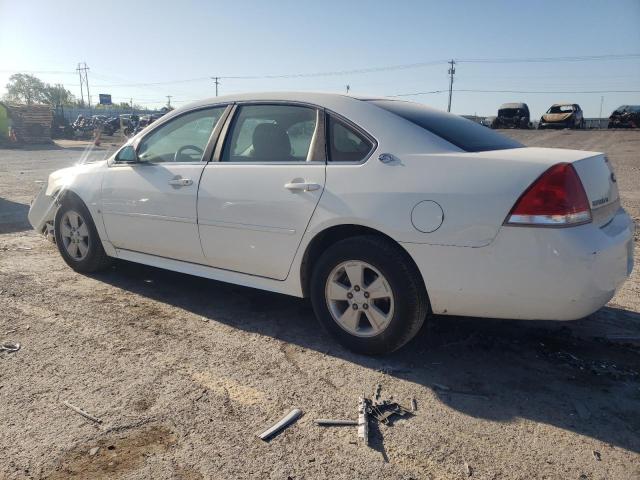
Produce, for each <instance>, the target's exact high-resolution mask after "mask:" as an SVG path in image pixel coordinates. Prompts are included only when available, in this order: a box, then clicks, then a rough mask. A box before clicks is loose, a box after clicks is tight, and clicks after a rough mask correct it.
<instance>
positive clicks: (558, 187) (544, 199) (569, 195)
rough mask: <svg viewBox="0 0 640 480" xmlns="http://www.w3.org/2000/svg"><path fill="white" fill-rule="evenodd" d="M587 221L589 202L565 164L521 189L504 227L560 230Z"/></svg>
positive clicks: (576, 177)
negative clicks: (555, 228) (522, 226)
mask: <svg viewBox="0 0 640 480" xmlns="http://www.w3.org/2000/svg"><path fill="white" fill-rule="evenodd" d="M590 221H591V208H590V207H589V199H588V198H587V194H586V193H585V191H584V187H583V186H582V182H581V181H580V178H579V177H578V174H577V173H576V170H575V169H574V168H573V166H572V165H571V164H569V163H559V164H557V165H554V166H553V167H551V168H549V169H548V170H547V171H546V172H544V173H543V174H542V175H541V176H540V177H539V178H538V179H537V180H536V181H535V182H533V184H531V186H530V187H529V188H527V189H526V190H525V192H524V193H523V194H522V195H521V196H520V198H519V199H518V201H517V202H516V204H515V205H514V207H513V208H512V209H511V212H510V213H509V215H508V216H507V219H506V220H505V224H506V225H534V226H546V227H552V226H558V227H563V226H568V225H577V224H582V223H589V222H590Z"/></svg>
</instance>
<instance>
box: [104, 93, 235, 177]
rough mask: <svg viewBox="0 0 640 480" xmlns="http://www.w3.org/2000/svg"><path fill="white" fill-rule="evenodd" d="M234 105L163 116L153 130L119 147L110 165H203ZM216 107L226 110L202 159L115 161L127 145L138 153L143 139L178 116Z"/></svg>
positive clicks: (213, 105)
mask: <svg viewBox="0 0 640 480" xmlns="http://www.w3.org/2000/svg"><path fill="white" fill-rule="evenodd" d="M232 106H233V104H231V103H226V102H225V103H219V104H212V105H204V106H203V105H199V106H197V107H195V108H191V109H189V110H185V111H184V112H180V113H179V114H177V115H172V116H169V117H167V118H162V119H160V120H157V121H156V122H154V123H152V124H151V125H152V128H151V130H149V131H148V132H146V133H145V134H144V135H143V136H141V137H140V138H137V139H135V140H134V141H133V142H132V143H129V142H127V143H125V144H124V145H123V146H122V147H121V148H120V149H118V151H117V152H116V154H115V155H114V156H113V157H112V160H111V161H110V163H109V167H112V166H113V167H117V166H120V165H126V166H132V165H167V164H169V165H202V164H205V163H207V162H209V161H210V158H211V156H212V154H213V150H214V147H215V145H216V142H217V140H218V138H219V136H220V133H221V131H222V127H223V125H225V124H226V121H227V118H228V116H229V113H230V111H231V110H232V109H231V107H232ZM215 108H224V110H223V111H222V114H221V115H220V119H219V120H218V122H217V123H216V125H215V127H214V128H213V130H212V131H211V135H209V139H208V140H207V144H206V145H205V148H204V151H203V153H202V157H201V158H200V160H192V161H189V162H138V163H119V162H116V161H115V158H116V157H117V156H118V153H119V152H120V150H122V149H123V148H125V147H127V146H133V148H134V150H135V151H136V155H137V154H138V149H139V148H140V143H142V141H143V140H145V139H146V138H148V137H149V136H151V135H153V134H154V133H155V132H156V130H158V129H160V128H162V127H163V126H164V125H167V124H169V123H170V122H172V121H174V120H177V119H178V118H181V117H184V116H185V115H189V114H191V113H195V112H199V111H203V110H211V109H215Z"/></svg>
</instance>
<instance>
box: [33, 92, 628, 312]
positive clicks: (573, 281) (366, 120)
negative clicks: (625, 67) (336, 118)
mask: <svg viewBox="0 0 640 480" xmlns="http://www.w3.org/2000/svg"><path fill="white" fill-rule="evenodd" d="M249 101H262V102H270V101H273V102H282V101H287V102H303V103H305V104H311V105H315V106H318V107H320V108H324V109H326V111H328V112H335V113H337V114H339V115H341V116H342V117H344V118H346V119H348V120H350V121H351V122H353V123H354V124H356V125H358V126H359V127H361V128H362V129H364V130H365V131H366V132H367V133H368V134H369V135H370V136H371V137H372V138H373V139H375V141H376V146H375V149H374V151H373V152H372V154H371V155H370V157H369V158H368V160H367V161H365V162H364V163H356V164H337V163H328V164H326V165H325V164H324V163H315V162H309V163H308V164H295V165H294V164H290V165H251V164H242V165H237V164H233V163H228V164H224V163H216V162H210V163H207V164H205V163H198V164H189V165H184V164H182V165H179V164H176V165H171V164H157V165H153V166H150V165H139V164H136V165H122V164H117V163H115V162H114V158H111V159H109V160H108V161H105V162H97V163H94V164H84V165H78V166H76V167H72V168H70V169H64V170H61V171H58V172H54V173H53V174H52V175H51V176H50V178H49V182H48V185H47V187H46V189H45V190H43V191H42V192H41V193H40V194H39V196H38V198H37V199H36V200H35V201H34V203H33V206H32V209H31V211H30V214H29V219H30V221H31V223H32V225H33V226H34V228H35V229H36V230H38V231H43V229H44V225H45V223H46V222H50V221H51V219H52V217H53V213H54V212H55V206H53V207H52V206H51V205H52V199H53V198H54V197H55V194H56V192H58V191H61V190H65V189H69V190H72V191H73V192H74V193H76V194H77V195H78V196H80V198H81V199H82V200H83V201H84V202H85V204H86V205H87V206H88V208H89V210H90V212H91V215H92V217H93V219H94V222H95V224H96V226H97V228H98V232H99V235H100V238H101V241H102V243H103V245H104V247H105V251H106V252H107V254H108V255H111V256H114V257H119V258H122V259H125V260H130V261H134V262H139V263H143V264H148V265H153V266H157V267H162V268H167V269H170V270H175V271H180V272H184V273H189V274H193V275H199V276H202V277H207V278H212V279H216V280H222V281H227V282H231V283H237V284H240V285H246V286H251V287H256V288H261V289H265V290H270V291H275V292H280V293H285V294H290V295H296V296H303V295H304V294H305V293H306V292H305V287H304V285H303V281H304V279H303V278H302V270H303V263H304V261H305V259H306V257H305V255H306V252H307V248H308V247H309V245H310V244H311V242H312V241H313V240H314V238H316V236H317V235H319V234H321V233H322V232H324V231H326V230H327V229H329V228H332V227H336V226H340V225H360V226H364V227H368V228H370V229H373V230H376V231H378V232H380V233H382V234H385V235H387V236H388V237H391V238H392V239H394V240H395V241H396V242H398V244H399V245H401V246H402V247H403V248H404V249H405V250H406V251H407V252H408V253H409V255H410V256H411V258H412V259H413V260H414V262H415V263H416V265H417V266H418V268H419V270H420V273H421V274H422V277H423V279H424V282H425V285H426V288H427V292H428V294H429V300H430V303H431V307H432V310H433V311H434V312H435V313H439V314H448V315H471V316H488V317H496V318H519V319H558V320H569V319H576V318H581V317H583V316H585V315H588V314H590V313H592V312H593V311H595V310H597V309H598V308H600V307H601V306H603V305H604V304H605V303H606V302H607V301H608V300H609V299H610V298H611V297H612V296H613V295H614V293H615V291H616V289H617V288H619V286H620V284H621V283H622V282H623V281H624V279H626V278H627V277H628V275H629V274H630V272H631V268H632V262H633V259H632V241H633V240H632V236H633V228H634V227H633V222H632V221H631V219H630V218H629V216H628V215H627V214H626V213H625V212H624V210H622V209H621V208H620V205H619V198H618V193H617V188H616V185H615V183H614V182H613V181H610V173H611V170H610V165H609V164H608V162H606V157H604V155H603V154H601V153H597V152H583V151H576V150H560V149H545V148H517V149H508V150H495V151H486V152H475V153H469V152H464V151H462V150H461V149H460V148H458V147H456V146H454V145H452V144H450V143H449V142H447V141H445V140H444V139H442V138H440V137H439V136H437V135H435V134H433V133H431V132H428V131H426V130H424V129H422V128H421V127H419V126H417V125H414V124H413V123H410V122H408V121H407V120H404V119H403V118H401V117H399V116H397V115H394V114H392V113H390V112H387V111H385V110H382V109H380V108H378V107H376V106H375V105H373V104H371V103H369V102H365V101H361V100H359V99H355V98H352V97H348V96H343V95H332V94H310V93H265V94H252V95H238V96H233V97H218V98H214V99H210V100H206V101H203V102H198V103H197V104H193V105H190V106H187V107H183V108H182V109H179V110H176V111H174V112H172V113H170V114H168V115H166V116H165V117H163V118H162V119H161V120H159V121H158V122H156V123H155V124H153V125H152V126H151V127H149V128H148V129H146V130H144V131H142V132H141V133H139V134H138V135H137V136H136V137H135V138H134V139H132V140H131V142H130V143H131V144H132V145H137V143H138V142H139V141H140V139H141V138H143V137H144V136H145V135H147V134H148V132H149V131H152V130H153V129H155V128H157V127H158V126H160V125H162V124H164V123H166V122H169V121H171V119H172V118H173V117H175V116H176V115H180V114H181V113H182V112H184V111H188V110H190V109H194V108H199V107H203V106H208V105H221V104H222V105H224V104H232V103H242V102H249ZM381 154H389V155H387V156H386V157H385V159H389V158H392V161H388V162H382V161H379V160H378V156H379V155H381ZM561 162H568V163H571V164H572V165H574V167H575V169H576V171H577V172H578V174H579V176H580V179H581V181H582V183H583V185H584V188H585V191H586V193H587V196H588V198H589V201H590V203H593V202H596V203H597V202H600V203H601V204H599V205H597V206H593V207H592V215H593V221H592V222H591V223H589V224H586V225H580V226H574V227H567V228H540V227H528V226H505V225H503V221H504V220H505V218H506V217H507V215H508V213H509V211H510V210H511V208H512V207H513V205H514V203H515V202H516V200H517V199H518V198H519V196H520V195H521V194H522V192H524V191H525V189H527V187H528V186H529V185H530V184H531V183H532V182H533V181H534V180H535V179H536V178H538V177H539V176H540V175H541V174H542V173H543V172H544V171H545V170H547V169H548V168H549V167H550V166H552V165H555V164H557V163H561ZM158 165H160V166H161V168H158ZM148 169H154V172H150V171H149V170H148ZM199 172H200V173H201V176H200V175H199ZM175 178H188V179H192V180H193V182H194V183H193V185H190V186H188V188H179V189H175V188H173V187H168V186H167V185H168V184H167V183H166V182H167V181H168V180H171V179H175ZM612 178H613V177H612ZM295 182H305V183H309V184H312V185H315V186H316V187H313V189H310V191H304V190H300V191H291V190H290V189H288V188H286V187H285V185H286V184H290V183H295ZM198 186H199V192H198ZM196 193H197V195H196V196H197V197H198V199H197V200H196V198H195V197H194V195H195V194H196ZM603 199H606V201H605V200H603ZM425 202H427V204H430V205H432V206H433V204H435V205H438V206H439V207H440V208H441V211H442V215H441V218H440V219H439V222H440V224H439V225H438V226H437V228H433V229H431V228H428V227H429V226H433V225H435V223H438V222H437V220H438V219H437V217H438V215H435V214H437V211H435V210H434V209H433V208H428V209H426V210H425V211H424V212H422V207H419V208H418V213H417V215H418V217H414V218H413V220H412V212H414V209H415V208H416V206H418V205H425ZM594 205H595V204H594ZM421 215H423V217H422V216H421ZM434 215H435V218H436V219H435V220H434ZM415 224H419V225H422V224H424V225H425V227H424V228H419V227H418V226H416V225H415Z"/></svg>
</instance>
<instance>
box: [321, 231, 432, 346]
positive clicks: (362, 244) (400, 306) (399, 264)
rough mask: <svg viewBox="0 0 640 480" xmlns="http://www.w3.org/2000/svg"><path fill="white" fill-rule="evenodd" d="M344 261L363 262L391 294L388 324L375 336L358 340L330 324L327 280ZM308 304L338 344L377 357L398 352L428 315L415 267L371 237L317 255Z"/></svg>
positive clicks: (387, 243) (390, 246)
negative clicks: (392, 304)
mask: <svg viewBox="0 0 640 480" xmlns="http://www.w3.org/2000/svg"><path fill="white" fill-rule="evenodd" d="M348 261H360V262H365V263H367V264H369V265H371V266H373V267H375V269H377V270H378V271H379V272H380V273H381V274H382V275H383V276H384V278H385V279H386V280H387V282H388V284H389V286H390V288H391V291H392V293H393V302H394V309H393V313H392V315H391V320H390V321H389V322H388V324H387V326H386V327H385V328H384V329H383V330H382V331H381V332H380V333H379V334H376V335H375V336H367V337H361V336H357V335H355V334H352V333H350V332H348V331H347V330H345V329H343V328H342V327H341V326H340V325H339V324H338V322H337V321H336V320H334V318H333V316H332V314H331V312H330V310H329V306H328V301H327V300H326V298H325V287H326V285H327V280H328V278H329V276H330V275H331V273H332V271H334V269H335V268H336V267H338V266H339V265H340V264H342V263H343V262H348ZM364 289H365V287H364V286H363V290H364ZM311 302H312V304H313V309H314V311H315V314H316V317H317V318H318V320H319V321H320V323H321V324H322V325H323V326H324V328H325V329H326V330H327V331H328V332H329V333H330V334H331V335H332V336H334V337H335V338H336V339H337V340H338V342H340V343H341V344H342V345H344V346H345V347H346V348H348V349H350V350H353V351H354V352H357V353H362V354H366V355H380V354H385V353H390V352H393V351H395V350H397V349H399V348H400V347H402V346H403V345H405V344H406V343H407V342H409V341H410V340H411V339H412V338H413V337H414V336H415V335H416V334H417V333H418V331H419V330H420V328H421V327H422V325H423V323H424V321H425V318H426V316H427V314H428V313H429V300H428V297H427V292H426V289H425V287H424V283H423V281H422V277H421V275H420V272H419V271H418V269H417V268H416V266H415V265H414V264H413V263H412V262H411V261H410V259H408V258H407V255H406V253H405V252H403V251H402V250H401V249H400V247H399V246H397V245H395V244H394V243H393V242H391V241H389V240H387V239H385V238H382V237H378V236H375V235H366V236H358V237H351V238H347V239H345V240H342V241H340V242H337V243H335V244H334V245H332V246H331V247H329V248H328V249H327V250H326V251H325V252H324V253H323V254H322V255H321V257H320V258H319V259H318V261H317V263H316V265H315V266H314V269H313V272H312V274H311ZM347 308H349V307H347ZM362 314H364V311H363V312H362ZM365 318H366V316H365ZM361 321H362V319H361V320H360V322H361Z"/></svg>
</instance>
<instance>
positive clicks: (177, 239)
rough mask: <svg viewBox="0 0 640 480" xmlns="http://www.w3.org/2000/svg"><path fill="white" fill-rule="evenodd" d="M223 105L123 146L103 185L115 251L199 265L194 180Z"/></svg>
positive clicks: (106, 219) (206, 155) (184, 117)
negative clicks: (127, 147)
mask: <svg viewBox="0 0 640 480" xmlns="http://www.w3.org/2000/svg"><path fill="white" fill-rule="evenodd" d="M225 108H226V107H224V106H223V107H211V108H204V109H198V110H195V111H190V112H186V113H184V114H182V115H180V116H177V117H175V118H173V119H171V120H169V121H167V122H166V123H164V124H162V125H160V126H159V127H158V128H155V129H154V130H152V131H151V132H150V133H149V134H148V135H146V136H145V137H143V138H142V139H141V140H140V141H139V142H138V143H137V145H136V147H137V148H136V153H135V154H133V152H131V150H129V153H130V155H131V158H126V157H127V149H126V148H125V150H122V151H121V152H120V153H119V154H118V155H117V156H116V158H115V161H114V162H112V163H111V164H110V166H109V168H108V169H107V172H106V174H105V176H104V178H103V183H102V213H103V219H104V225H105V229H106V232H107V236H108V238H109V241H110V242H111V243H112V244H113V246H114V247H116V248H118V249H124V250H130V251H134V252H141V253H146V254H151V255H157V256H162V257H167V258H171V259H177V260H184V261H188V262H196V263H203V262H204V255H203V253H202V248H201V246H200V238H199V236H198V224H197V211H196V202H197V192H198V182H199V180H200V176H201V174H202V170H203V168H204V166H205V165H206V160H207V159H208V158H210V156H211V152H212V150H213V146H212V143H213V141H214V138H215V136H216V135H217V133H218V132H219V128H218V129H216V130H215V131H214V129H215V127H216V125H217V124H218V122H220V120H221V117H222V116H223V114H224V112H225Z"/></svg>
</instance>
